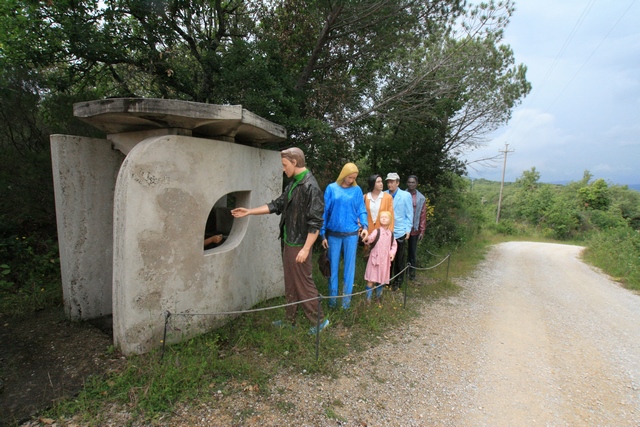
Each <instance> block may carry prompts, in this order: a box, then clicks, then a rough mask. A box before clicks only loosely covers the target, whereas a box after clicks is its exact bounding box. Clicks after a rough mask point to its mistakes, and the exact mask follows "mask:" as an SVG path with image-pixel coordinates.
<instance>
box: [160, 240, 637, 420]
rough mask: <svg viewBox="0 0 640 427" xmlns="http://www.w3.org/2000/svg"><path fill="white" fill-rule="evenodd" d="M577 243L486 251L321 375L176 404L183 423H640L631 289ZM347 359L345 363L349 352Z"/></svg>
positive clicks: (286, 376) (294, 376) (284, 377)
mask: <svg viewBox="0 0 640 427" xmlns="http://www.w3.org/2000/svg"><path fill="white" fill-rule="evenodd" d="M581 250H582V248H580V247H576V246H567V245H555V244H543V243H522V242H511V243H504V244H500V245H497V246H496V247H494V248H493V249H492V250H491V252H490V253H489V255H488V257H487V259H486V260H485V261H484V262H483V263H482V264H481V266H480V267H479V269H478V270H477V272H476V274H475V275H474V276H473V277H470V278H468V279H465V280H464V281H463V282H462V283H461V285H462V286H463V287H464V291H463V292H462V293H461V295H460V296H458V297H455V298H449V299H446V300H441V301H438V302H435V303H431V304H427V305H426V306H425V307H424V316H422V317H421V318H420V319H417V320H415V321H414V322H412V323H411V324H408V325H405V326H404V327H402V328H400V329H399V330H397V331H394V332H392V333H390V334H388V336H385V338H387V341H386V342H385V343H384V344H382V345H380V346H377V347H375V348H373V349H371V350H370V351H367V352H365V353H364V354H358V355H356V354H354V355H353V356H350V357H351V359H352V360H344V361H340V362H339V363H341V364H342V368H341V377H340V378H339V379H338V380H332V379H329V378H322V377H309V376H305V375H301V374H300V373H292V372H287V373H282V374H281V375H280V376H278V377H277V378H276V379H275V381H274V385H273V390H278V392H274V393H273V394H272V395H271V396H267V397H262V396H254V395H247V396H244V397H238V396H233V397H229V398H222V399H220V400H219V401H217V402H212V403H211V404H206V405H201V406H199V407H198V408H194V407H184V408H182V409H181V410H180V411H179V412H178V416H176V417H175V418H174V419H173V420H172V422H173V423H174V425H182V426H193V425H198V426H211V425H220V426H222V425H243V426H253V425H256V426H257V425H263V426H264V425H268V426H278V425H284V423H286V424H289V425H300V426H335V425H341V426H403V427H404V426H474V427H475V426H510V427H511V426H638V425H640V394H639V391H638V387H639V381H640V339H639V338H640V297H639V296H637V295H636V294H634V293H632V292H630V291H628V290H625V289H623V288H621V287H620V286H619V285H618V284H617V283H615V282H612V281H610V280H609V279H608V278H607V277H606V276H604V275H602V274H600V273H597V272H595V271H594V270H593V269H592V268H590V267H588V266H586V265H585V264H584V263H582V262H581V261H580V260H579V254H580V252H581ZM354 359H355V360H354Z"/></svg>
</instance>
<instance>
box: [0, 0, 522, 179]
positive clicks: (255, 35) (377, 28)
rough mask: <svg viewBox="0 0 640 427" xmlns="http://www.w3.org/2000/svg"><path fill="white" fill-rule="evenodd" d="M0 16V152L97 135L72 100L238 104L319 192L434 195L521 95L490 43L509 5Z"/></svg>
mask: <svg viewBox="0 0 640 427" xmlns="http://www.w3.org/2000/svg"><path fill="white" fill-rule="evenodd" d="M0 12H1V13H0V16H2V18H0V30H2V31H0V63H1V65H2V66H3V67H0V68H2V69H3V70H4V71H3V73H4V75H3V78H2V84H3V86H2V87H4V88H5V90H4V92H2V93H0V95H1V97H2V99H1V100H0V102H2V103H3V104H6V105H7V107H8V108H6V109H4V108H3V109H2V111H6V112H15V115H14V116H15V117H10V116H9V115H6V116H5V117H0V129H10V130H11V132H12V133H11V136H9V135H8V133H7V135H2V134H0V150H2V149H4V147H6V146H8V145H9V144H14V145H16V144H17V145H19V146H24V145H27V144H36V145H37V147H38V150H46V147H47V139H48V138H47V137H48V135H49V134H50V133H53V132H64V133H75V134H80V135H93V134H95V133H96V131H94V130H90V129H88V128H87V127H86V126H84V125H81V124H79V122H78V121H75V120H73V117H72V116H71V105H72V103H73V102H77V101H82V100H90V99H100V98H104V97H125V96H142V97H158V98H174V99H184V100H191V101H198V102H206V103H217V104H242V105H243V106H244V107H246V108H247V109H249V110H251V111H253V112H255V113H256V114H258V115H260V116H263V117H265V118H268V119H269V120H272V121H274V122H276V123H279V124H281V125H283V126H285V128H286V129H287V130H288V133H289V141H288V142H287V143H286V144H288V145H297V146H300V147H301V148H303V149H304V150H305V152H306V153H307V157H308V161H309V165H310V167H311V168H312V169H314V170H316V171H317V174H316V175H317V177H318V179H319V180H320V181H322V182H329V181H330V180H332V178H334V177H335V175H337V173H338V171H339V170H340V168H341V167H342V165H343V164H344V163H345V162H346V161H354V160H359V161H360V160H361V161H362V162H363V163H364V164H366V165H367V166H368V168H369V169H370V170H371V171H375V172H381V171H390V170H395V171H396V172H398V173H400V174H401V176H406V175H408V174H415V175H417V176H420V177H421V180H422V181H423V182H424V183H425V184H426V185H428V186H430V187H431V188H432V189H433V191H435V192H437V191H440V188H442V187H446V186H447V185H449V184H450V180H449V179H448V178H447V175H448V173H450V172H453V173H457V174H461V173H462V172H463V171H464V165H463V164H462V163H461V162H460V161H459V159H458V157H459V156H460V154H461V153H462V152H464V151H465V150H466V149H468V148H471V147H473V146H475V145H476V144H477V143H478V142H479V141H481V139H482V137H483V135H486V133H487V132H490V131H492V130H494V129H495V128H496V127H497V126H499V125H501V124H503V123H505V122H506V121H507V120H508V119H509V117H510V112H511V109H512V108H513V107H514V106H515V105H517V103H518V102H520V100H521V99H522V98H523V97H524V96H525V95H526V94H527V93H528V92H529V90H530V85H529V83H528V82H527V81H526V77H525V74H526V68H525V67H524V66H523V65H515V62H514V57H513V52H512V51H511V49H510V48H509V47H508V46H506V45H504V44H502V32H503V30H504V28H505V27H506V25H507V24H508V22H509V18H510V16H511V14H512V13H513V5H512V3H511V1H506V2H493V1H490V2H487V3H481V4H480V5H478V6H471V5H468V4H466V3H465V2H462V1H460V0H436V1H432V2H422V1H416V0H401V1H398V0H382V1H379V0H356V1H352V2H346V3H344V2H343V3H340V2H338V3H336V2H330V1H327V0H322V1H308V0H288V1H284V2H261V1H255V0H244V1H243V0H233V1H221V0H213V1H211V0H194V1H190V2H182V1H177V0H158V1H153V2H149V1H142V0H114V1H109V2H97V1H95V0H80V1H74V2H70V1H66V0H65V1H56V2H32V1H27V0H9V1H6V2H4V3H3V4H2V5H0ZM3 106H4V105H3ZM9 107H19V108H9ZM16 135H18V136H20V137H19V138H16V137H15V136H16ZM34 135H35V136H36V137H34ZM36 151H37V150H36ZM46 189H47V190H50V187H47V188H46Z"/></svg>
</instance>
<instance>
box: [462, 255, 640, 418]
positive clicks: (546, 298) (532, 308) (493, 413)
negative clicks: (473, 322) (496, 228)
mask: <svg viewBox="0 0 640 427" xmlns="http://www.w3.org/2000/svg"><path fill="white" fill-rule="evenodd" d="M579 252H580V248H577V247H573V246H565V245H551V244H539V243H506V244H503V245H500V246H499V247H498V248H496V250H495V251H493V252H492V254H491V256H490V257H489V259H488V260H487V263H486V266H485V270H484V271H485V274H486V279H488V280H486V279H485V280H483V283H477V284H476V285H475V286H482V287H483V289H482V291H481V292H478V294H479V295H478V296H479V297H480V298H482V299H483V300H484V301H485V302H484V304H485V310H483V314H482V316H481V317H480V318H478V333H479V334H481V335H480V336H479V339H478V343H477V345H479V347H480V348H481V349H482V351H481V353H480V354H482V355H483V358H484V360H483V361H482V362H484V363H479V364H478V369H477V370H476V373H475V381H476V384H477V393H476V402H477V403H476V405H475V408H474V409H473V410H471V411H469V413H468V414H467V416H466V417H465V420H466V422H465V424H466V425H475V426H479V425H491V426H499V425H503V426H514V425H555V426H560V425H569V426H574V425H590V426H595V425H616V426H622V425H629V426H631V425H634V426H637V425H639V423H640V412H639V410H640V406H639V405H640V397H639V394H638V385H639V384H638V381H640V340H639V339H638V338H640V298H639V297H638V296H637V295H634V294H632V293H631V292H629V291H626V290H624V289H621V288H620V287H619V286H618V285H617V284H615V283H612V282H611V281H609V280H608V279H607V278H606V277H605V276H603V275H601V274H598V273H596V272H594V271H593V270H592V269H591V268H589V267H587V266H586V265H585V264H583V263H582V262H580V261H579V260H578V259H577V256H578V254H579ZM468 356H469V357H471V358H474V357H478V356H479V355H474V353H473V352H470V354H468Z"/></svg>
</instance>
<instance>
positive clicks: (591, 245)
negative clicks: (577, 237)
mask: <svg viewBox="0 0 640 427" xmlns="http://www.w3.org/2000/svg"><path fill="white" fill-rule="evenodd" d="M586 245H587V250H586V251H585V252H584V255H583V258H584V260H585V261H587V262H589V263H590V264H592V265H595V266H596V267H598V268H600V269H602V270H603V271H604V272H605V273H607V274H609V275H610V276H612V277H613V278H614V279H615V280H617V281H619V282H620V283H622V284H623V285H624V286H625V287H626V288H628V289H632V290H636V291H637V290H640V233H638V232H637V231H635V230H633V229H631V228H617V229H611V230H606V231H598V232H594V233H592V234H591V235H590V236H589V237H588V238H587V239H586Z"/></svg>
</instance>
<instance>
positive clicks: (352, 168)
mask: <svg viewBox="0 0 640 427" xmlns="http://www.w3.org/2000/svg"><path fill="white" fill-rule="evenodd" d="M352 173H358V167H357V166H356V165H355V164H353V163H347V164H346V165H344V166H343V167H342V171H341V172H340V176H338V179H337V180H336V183H337V184H338V185H339V186H342V181H344V179H345V178H346V177H347V176H349V175H351V174H352ZM357 185H358V184H357V183H356V182H355V181H353V184H352V185H351V186H352V187H356V186H357Z"/></svg>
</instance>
